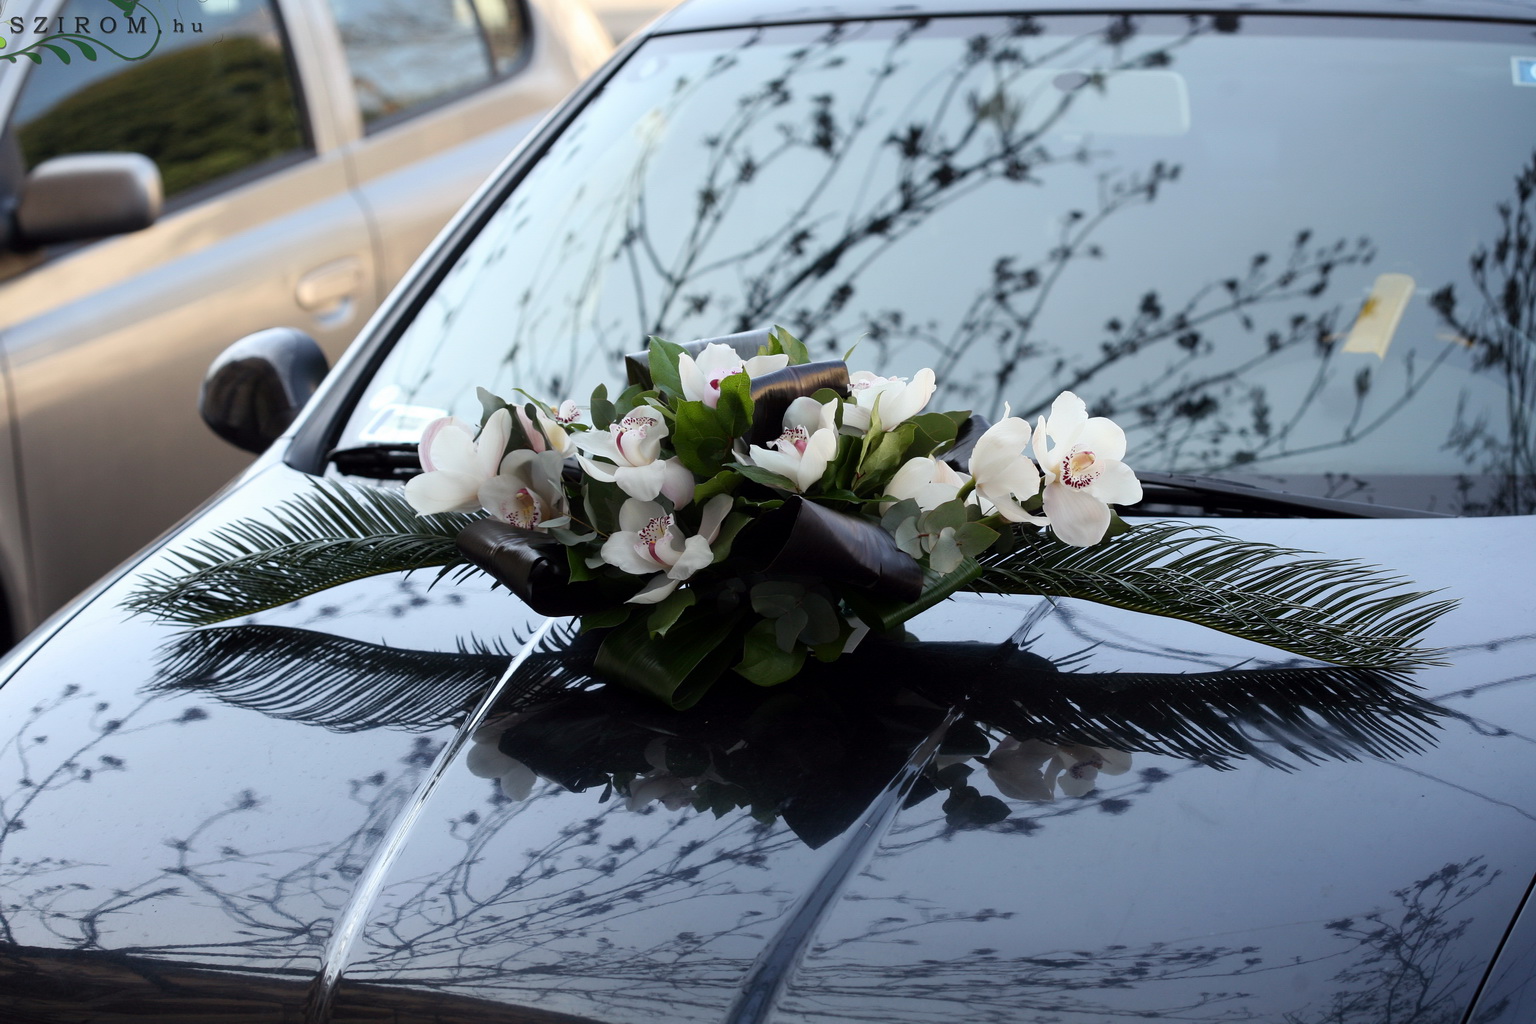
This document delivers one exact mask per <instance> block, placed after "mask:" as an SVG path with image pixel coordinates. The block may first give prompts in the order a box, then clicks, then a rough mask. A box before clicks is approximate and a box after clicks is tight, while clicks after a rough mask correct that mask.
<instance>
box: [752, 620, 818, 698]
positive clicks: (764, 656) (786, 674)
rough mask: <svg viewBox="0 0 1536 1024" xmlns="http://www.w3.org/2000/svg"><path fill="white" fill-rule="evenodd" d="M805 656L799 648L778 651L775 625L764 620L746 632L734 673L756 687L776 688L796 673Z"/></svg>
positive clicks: (803, 650) (779, 649) (802, 649)
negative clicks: (739, 659)
mask: <svg viewBox="0 0 1536 1024" xmlns="http://www.w3.org/2000/svg"><path fill="white" fill-rule="evenodd" d="M805 653H806V652H805V648H803V647H799V646H796V647H795V648H794V649H793V650H791V651H785V650H783V649H781V648H780V647H779V643H778V638H777V636H776V635H775V626H774V623H773V622H772V621H771V620H766V619H765V620H763V621H761V622H759V623H757V624H756V625H755V626H753V627H752V628H751V629H749V630H747V635H746V638H745V640H744V641H743V643H742V653H741V661H739V662H737V664H736V673H737V674H738V675H740V676H742V677H743V678H744V679H746V680H747V681H749V682H752V683H755V684H756V685H758V686H777V685H778V684H780V683H782V682H786V681H788V680H790V679H793V678H794V677H795V675H796V674H797V673H799V671H800V667H801V666H802V665H804V664H805Z"/></svg>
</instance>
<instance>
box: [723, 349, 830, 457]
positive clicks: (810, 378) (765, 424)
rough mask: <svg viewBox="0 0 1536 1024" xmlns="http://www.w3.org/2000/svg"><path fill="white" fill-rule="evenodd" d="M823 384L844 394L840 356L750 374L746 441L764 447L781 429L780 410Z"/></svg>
mask: <svg viewBox="0 0 1536 1024" xmlns="http://www.w3.org/2000/svg"><path fill="white" fill-rule="evenodd" d="M823 388H827V389H830V390H832V391H836V392H837V393H838V395H840V396H841V397H843V398H847V397H848V390H849V386H848V364H847V363H845V362H843V361H842V360H841V359H829V360H826V361H825V362H820V363H802V364H801V365H799V366H786V367H784V369H782V370H774V371H773V372H772V373H765V374H763V375H761V376H759V377H753V378H752V432H751V433H750V434H749V435H748V437H747V441H748V443H750V444H757V445H763V446H764V447H766V446H767V445H768V444H770V443H771V442H772V441H773V440H774V439H775V438H777V437H778V436H779V435H780V434H782V433H784V413H785V411H786V410H787V409H788V408H789V404H790V403H791V402H793V401H794V400H795V399H797V398H806V397H809V396H810V395H814V394H815V393H816V392H818V391H820V390H822V389H823Z"/></svg>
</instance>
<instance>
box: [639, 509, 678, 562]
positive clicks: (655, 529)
mask: <svg viewBox="0 0 1536 1024" xmlns="http://www.w3.org/2000/svg"><path fill="white" fill-rule="evenodd" d="M671 528H672V517H671V516H657V517H656V518H654V519H652V520H650V521H648V522H647V523H646V524H645V526H644V527H642V528H641V530H640V542H639V543H638V544H636V545H635V550H636V551H638V552H640V554H641V555H642V556H649V557H650V559H651V561H653V562H655V563H656V564H658V565H666V564H668V563H667V561H666V559H664V558H662V557H661V556H660V555H658V554H657V553H656V545H658V544H660V543H661V542H662V541H663V540H665V539H666V536H667V531H668V530H670V529H671Z"/></svg>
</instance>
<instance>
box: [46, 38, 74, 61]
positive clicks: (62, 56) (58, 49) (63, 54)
mask: <svg viewBox="0 0 1536 1024" xmlns="http://www.w3.org/2000/svg"><path fill="white" fill-rule="evenodd" d="M43 49H45V50H52V51H53V54H54V56H56V57H58V58H59V60H61V61H63V62H64V63H65V64H68V63H69V61H70V57H69V51H68V50H66V49H64V47H62V46H55V45H54V44H53V43H44V44H43Z"/></svg>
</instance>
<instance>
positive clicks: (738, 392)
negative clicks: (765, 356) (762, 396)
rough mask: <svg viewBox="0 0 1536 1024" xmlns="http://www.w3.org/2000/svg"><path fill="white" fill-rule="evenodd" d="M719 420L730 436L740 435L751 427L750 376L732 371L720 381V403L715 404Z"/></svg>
mask: <svg viewBox="0 0 1536 1024" xmlns="http://www.w3.org/2000/svg"><path fill="white" fill-rule="evenodd" d="M716 412H717V413H718V414H719V416H720V422H721V424H722V425H723V426H724V427H725V432H726V433H727V434H729V435H730V436H731V437H742V436H744V435H745V434H746V433H747V431H749V430H751V429H752V378H750V377H748V376H747V375H746V374H745V373H733V374H731V375H730V376H729V377H726V378H725V379H724V380H722V381H721V382H720V404H719V405H718V406H716Z"/></svg>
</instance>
